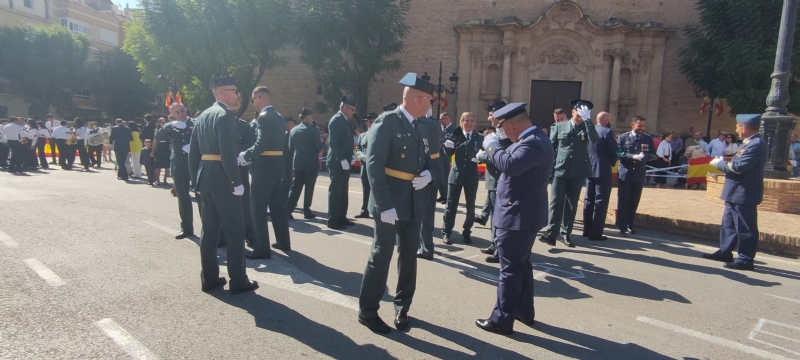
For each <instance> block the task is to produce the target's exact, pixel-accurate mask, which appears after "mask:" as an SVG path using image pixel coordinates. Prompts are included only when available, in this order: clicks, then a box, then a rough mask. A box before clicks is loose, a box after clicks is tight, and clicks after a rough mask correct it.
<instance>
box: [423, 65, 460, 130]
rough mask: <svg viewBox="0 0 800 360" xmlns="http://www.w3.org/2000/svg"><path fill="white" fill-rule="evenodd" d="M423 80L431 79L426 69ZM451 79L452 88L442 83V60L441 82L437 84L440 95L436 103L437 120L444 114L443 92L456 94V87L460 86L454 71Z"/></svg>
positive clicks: (440, 67)
mask: <svg viewBox="0 0 800 360" xmlns="http://www.w3.org/2000/svg"><path fill="white" fill-rule="evenodd" d="M422 80H425V81H431V77H430V75H428V72H427V71H426V72H425V74H423V75H422ZM448 80H450V88H449V89H447V88H445V87H444V86H443V85H442V62H441V61H440V62H439V82H438V83H437V85H436V93H437V94H438V95H439V96H438V101H437V104H436V120H439V116H440V115H441V114H442V94H445V95H446V94H455V93H456V87H457V86H458V75H456V73H453V75H452V76H450V78H449V79H448Z"/></svg>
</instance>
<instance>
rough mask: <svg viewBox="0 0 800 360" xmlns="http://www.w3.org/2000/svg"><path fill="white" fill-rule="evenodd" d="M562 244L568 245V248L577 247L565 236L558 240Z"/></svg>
mask: <svg viewBox="0 0 800 360" xmlns="http://www.w3.org/2000/svg"><path fill="white" fill-rule="evenodd" d="M558 241H560V242H561V243H562V244H564V245H567V247H575V244H573V243H572V240H570V239H569V236H564V237H562V238H560V239H558Z"/></svg>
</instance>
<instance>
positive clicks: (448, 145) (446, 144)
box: [444, 140, 456, 149]
mask: <svg viewBox="0 0 800 360" xmlns="http://www.w3.org/2000/svg"><path fill="white" fill-rule="evenodd" d="M444 147H446V148H448V149H454V148H455V147H456V143H454V142H453V141H452V140H447V141H445V142H444Z"/></svg>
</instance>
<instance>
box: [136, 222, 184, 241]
mask: <svg viewBox="0 0 800 360" xmlns="http://www.w3.org/2000/svg"><path fill="white" fill-rule="evenodd" d="M142 222H143V223H145V224H147V225H150V226H152V227H154V228H156V229H158V230H161V231H163V232H165V233H167V234H170V235H175V234H177V233H179V232H180V230H175V229H173V228H170V227H168V226H164V225H162V224H159V223H157V222H155V221H152V220H144V221H142ZM182 240H186V241H188V242H190V243H192V244H196V243H195V242H194V241H193V240H192V239H182Z"/></svg>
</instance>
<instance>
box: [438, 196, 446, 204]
mask: <svg viewBox="0 0 800 360" xmlns="http://www.w3.org/2000/svg"><path fill="white" fill-rule="evenodd" d="M446 201H447V199H445V198H444V197H439V198H438V199H436V202H438V203H440V202H446Z"/></svg>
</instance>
